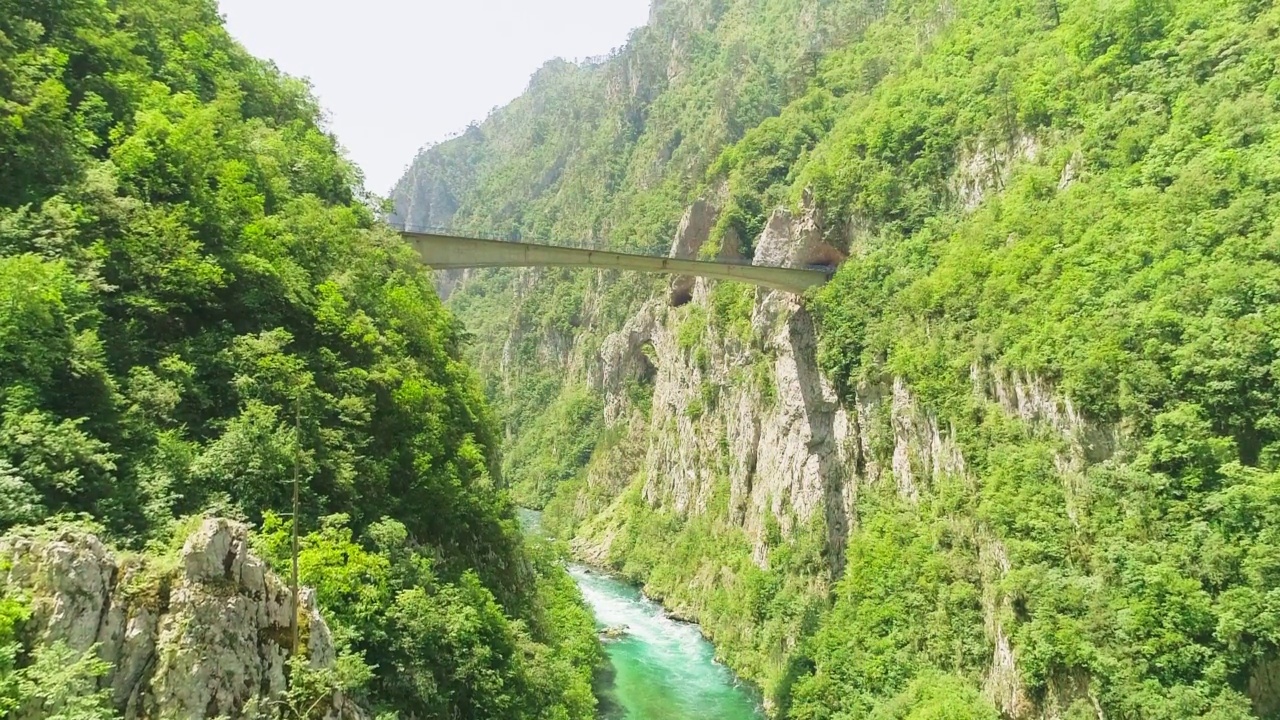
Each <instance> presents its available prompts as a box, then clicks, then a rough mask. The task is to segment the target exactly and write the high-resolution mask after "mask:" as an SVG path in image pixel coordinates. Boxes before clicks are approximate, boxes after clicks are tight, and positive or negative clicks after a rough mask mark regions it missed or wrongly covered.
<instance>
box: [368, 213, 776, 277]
mask: <svg viewBox="0 0 1280 720" xmlns="http://www.w3.org/2000/svg"><path fill="white" fill-rule="evenodd" d="M387 224H388V225H390V226H391V227H392V228H393V229H395V230H397V231H399V232H408V233H423V234H426V235H445V236H452V237H466V238H476V239H477V240H496V241H499V242H510V243H524V244H526V245H545V246H547V247H564V248H573V249H575V250H601V251H607V252H616V253H623V254H627V255H646V256H649V257H667V253H666V252H663V251H661V250H658V249H656V248H655V249H654V250H653V251H652V252H645V251H644V249H643V248H620V247H616V246H613V245H610V244H609V243H608V242H606V241H604V240H599V239H597V240H584V239H580V238H571V239H567V240H566V239H563V238H557V239H555V240H548V239H545V238H533V237H525V236H520V237H512V236H507V237H503V236H501V235H496V234H486V233H477V232H472V231H470V230H467V231H462V230H459V229H457V228H449V227H439V226H429V225H409V224H407V223H397V222H388V223H387ZM689 259H691V260H698V259H700V258H697V257H693V258H689ZM714 262H716V263H719V264H721V265H743V266H748V265H753V263H752V262H751V258H726V259H722V258H716V259H715V260H714Z"/></svg>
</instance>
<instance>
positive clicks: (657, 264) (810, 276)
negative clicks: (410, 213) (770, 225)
mask: <svg viewBox="0 0 1280 720" xmlns="http://www.w3.org/2000/svg"><path fill="white" fill-rule="evenodd" d="M400 234H401V235H402V236H403V237H404V238H405V240H406V241H408V242H409V243H410V244H411V245H413V247H414V249H416V250H417V251H418V255H420V256H421V257H422V261H423V262H424V263H426V264H427V265H430V266H431V267H432V268H434V269H436V270H453V269H458V268H487V267H535V266H539V267H541V266H546V267H584V268H600V269H604V270H635V271H638V272H649V273H666V274H669V275H692V276H695V277H703V278H710V279H712V280H734V281H737V282H744V283H749V284H752V285H759V286H761V287H766V288H770V289H772V290H782V291H785V292H791V293H796V294H800V293H803V292H804V291H805V290H808V289H809V288H811V287H814V286H816V285H821V284H823V283H825V282H827V280H830V279H831V273H832V272H833V271H834V269H829V268H808V269H803V268H780V267H764V266H760V265H748V264H746V263H742V264H735V263H727V262H710V261H704V260H685V259H682V258H671V257H657V256H653V255H634V254H631V253H620V252H612V251H608V250H590V249H583V248H568V247H558V246H555V245H536V244H533V243H523V242H508V241H505V240H485V239H481V238H470V237H459V236H454V235H442V234H436V233H424V232H409V231H401V233H400Z"/></svg>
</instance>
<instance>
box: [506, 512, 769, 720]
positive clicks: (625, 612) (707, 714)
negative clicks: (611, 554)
mask: <svg viewBox="0 0 1280 720" xmlns="http://www.w3.org/2000/svg"><path fill="white" fill-rule="evenodd" d="M520 515H521V521H522V524H523V525H524V526H525V529H526V531H529V532H532V533H537V532H539V530H540V528H539V520H540V518H539V517H538V514H537V513H534V512H531V511H522V512H521V513H520ZM569 573H570V574H571V575H572V576H573V579H574V580H576V581H577V583H578V587H579V588H580V589H581V590H582V596H583V597H584V598H585V599H586V601H587V604H588V605H590V606H591V610H592V611H593V612H594V613H595V617H596V625H597V626H598V627H600V628H601V629H602V630H603V629H605V628H625V632H624V633H623V634H622V635H621V637H619V638H617V639H612V640H606V641H605V651H606V652H607V653H608V655H609V660H610V662H611V663H612V665H613V678H612V682H611V683H610V687H608V688H606V689H605V697H604V700H605V706H606V712H607V714H606V717H609V718H618V719H621V718H625V719H626V720H685V719H686V718H688V719H689V720H758V719H761V718H764V714H763V712H761V710H760V705H759V703H757V702H756V700H755V699H754V697H753V696H752V693H751V692H750V691H749V690H748V689H747V688H746V687H744V686H743V685H742V684H741V683H740V682H739V681H738V680H737V679H736V678H734V676H733V673H732V672H730V671H729V669H728V668H726V667H725V666H723V665H721V664H720V663H718V662H716V661H715V649H714V648H713V647H712V646H711V643H709V642H707V641H706V640H705V639H703V637H702V634H701V632H699V630H698V626H697V625H692V624H689V623H684V622H679V621H676V620H673V619H671V618H670V617H668V616H667V615H666V613H665V612H663V610H662V607H661V606H660V605H658V604H657V603H655V602H653V601H651V600H649V599H647V598H645V597H644V596H643V595H642V594H641V593H640V592H639V591H638V590H636V589H635V588H633V587H631V586H630V585H627V584H626V583H623V582H620V581H618V580H616V579H614V578H612V577H610V576H608V575H605V574H603V573H599V572H597V571H595V570H589V569H587V568H583V567H576V566H571V567H570V568H569ZM608 706H612V707H608Z"/></svg>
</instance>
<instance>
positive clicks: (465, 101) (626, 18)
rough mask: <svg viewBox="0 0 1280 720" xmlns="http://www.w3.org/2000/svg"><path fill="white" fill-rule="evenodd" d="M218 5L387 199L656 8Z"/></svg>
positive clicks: (587, 0)
mask: <svg viewBox="0 0 1280 720" xmlns="http://www.w3.org/2000/svg"><path fill="white" fill-rule="evenodd" d="M220 2H221V5H222V13H223V14H224V15H225V16H226V18H227V27H228V28H229V29H230V31H231V34H232V35H234V36H235V37H236V38H237V39H239V40H240V42H242V43H243V44H244V45H245V46H246V47H248V48H249V51H250V52H252V53H253V54H255V55H257V56H259V57H266V58H270V59H272V60H275V61H276V64H278V65H279V66H280V68H281V69H282V70H284V71H285V72H287V73H289V74H290V75H297V76H302V77H307V78H310V80H311V82H312V84H313V85H314V86H315V91H316V94H317V95H319V97H320V102H321V104H322V105H323V106H324V108H325V109H326V110H327V111H328V115H329V118H330V126H331V128H332V130H333V131H334V132H335V133H336V134H337V136H338V140H339V141H341V142H342V144H343V146H344V147H346V148H347V151H348V153H349V154H350V156H351V158H352V159H353V160H355V161H356V163H358V164H359V165H360V167H361V168H363V169H364V173H365V184H366V186H367V187H368V188H369V189H370V190H373V191H375V192H377V193H379V194H385V193H386V192H387V191H388V190H390V189H391V186H392V185H393V184H395V181H396V180H398V179H399V177H400V174H401V173H402V172H403V171H404V168H405V166H407V165H408V164H409V161H410V160H412V159H413V156H414V154H415V153H416V152H417V151H418V148H420V147H422V146H423V145H425V144H427V143H430V142H437V141H440V140H443V139H445V138H446V137H448V136H449V135H451V134H453V133H456V132H458V131H460V130H463V129H464V128H466V126H467V123H469V122H471V121H473V120H482V119H483V118H484V117H485V115H487V114H488V113H489V110H491V109H492V108H494V107H495V106H498V105H503V104H506V103H507V102H509V101H510V100H512V99H514V98H515V97H516V96H517V95H519V94H520V93H521V92H522V91H523V90H524V88H525V86H526V85H527V84H528V81H529V76H530V75H532V74H533V72H534V71H535V70H537V69H538V68H539V67H540V66H541V65H542V64H543V63H544V62H546V61H547V60H550V59H551V58H554V57H563V58H567V59H575V58H583V57H588V56H592V55H602V54H604V53H606V52H608V51H609V50H611V49H612V48H615V47H618V46H620V45H622V44H623V43H624V42H625V41H626V38H627V35H628V33H629V32H630V31H631V29H632V28H635V27H639V26H640V25H642V24H644V22H645V20H646V19H647V17H648V12H649V10H648V7H649V0H462V1H461V2H459V1H458V0H359V1H357V0H220Z"/></svg>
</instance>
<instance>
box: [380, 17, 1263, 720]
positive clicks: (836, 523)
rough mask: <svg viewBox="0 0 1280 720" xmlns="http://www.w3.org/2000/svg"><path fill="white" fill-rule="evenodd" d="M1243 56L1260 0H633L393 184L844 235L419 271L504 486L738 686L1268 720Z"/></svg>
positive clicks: (685, 229) (530, 222) (479, 207)
mask: <svg viewBox="0 0 1280 720" xmlns="http://www.w3.org/2000/svg"><path fill="white" fill-rule="evenodd" d="M1278 51H1280V9H1277V8H1276V7H1275V6H1274V4H1273V3H1268V2H1228V1H1221V2H1201V1H1196V0H1170V1H1160V0H1132V1H1129V2H1089V1H1086V0H1082V1H1080V2H1072V3H1065V2H1052V1H1045V2H1038V1H1036V2H1018V1H1016V0H1015V1H1011V0H960V1H958V2H940V3H938V2H903V3H897V4H886V3H862V2H841V1H839V0H830V1H822V0H757V1H754V2H751V1H747V0H741V1H739V2H730V1H725V2H698V1H697V0H690V1H687V2H681V1H679V0H670V1H669V2H662V3H656V4H655V5H654V11H653V14H652V17H651V20H650V23H649V25H648V26H647V27H646V28H642V29H640V30H638V31H636V33H635V34H634V35H633V36H632V38H631V42H630V43H629V44H628V46H627V47H625V48H623V49H622V50H621V51H619V52H618V53H616V54H615V55H613V56H611V57H610V58H608V59H605V60H604V61H602V62H600V63H597V64H589V65H584V66H572V65H568V64H564V63H552V64H549V65H548V66H547V67H546V68H544V69H543V70H542V71H541V72H540V73H539V74H538V75H537V76H535V77H534V79H533V81H532V82H531V84H530V87H529V90H528V92H527V93H526V94H525V96H523V97H522V98H520V99H519V100H517V101H516V102H515V103H513V104H512V105H510V106H508V107H507V108H503V109H501V110H499V111H496V112H495V114H494V115H493V116H491V117H490V118H489V119H488V120H487V121H486V122H485V123H483V124H481V125H479V126H477V127H474V128H472V129H470V130H469V131H468V132H467V133H466V134H465V135H464V136H463V137H462V138H460V139H458V140H456V141H452V142H450V143H445V144H442V145H440V146H436V147H433V148H428V149H427V150H425V151H424V153H423V154H422V155H420V157H419V158H418V160H417V161H416V162H415V164H414V166H413V167H412V168H411V169H410V171H409V174H408V175H407V176H406V178H405V180H404V181H403V182H402V183H401V185H400V187H399V188H398V190H397V192H396V197H395V199H396V201H397V213H398V214H399V215H400V217H401V218H402V219H404V220H405V221H406V222H408V223H409V224H423V225H432V226H441V225H452V226H453V227H456V228H459V229H463V230H472V231H477V232H486V233H498V234H503V235H508V236H515V237H518V236H533V235H536V236H547V237H555V236H591V237H595V238H598V239H599V240H601V241H603V242H608V243H611V244H614V245H619V246H634V247H643V248H659V247H661V248H666V247H668V246H670V247H672V248H673V251H680V252H694V253H701V254H704V255H707V254H714V253H719V252H725V251H726V248H728V251H732V250H734V249H736V250H737V251H739V252H742V253H744V254H747V255H751V256H754V257H755V258H756V259H757V260H758V261H768V262H775V263H776V262H791V263H799V262H803V260H804V259H805V258H806V255H807V254H809V253H812V252H813V251H814V248H816V247H818V246H819V245H820V244H821V243H825V244H827V245H829V246H834V247H835V248H838V249H839V250H841V251H843V252H845V253H847V255H848V256H849V259H848V260H847V262H845V263H844V265H843V267H842V268H841V270H840V272H839V274H838V275H837V276H836V278H835V280H834V282H833V283H832V284H831V285H830V286H829V287H827V288H826V289H824V290H822V291H821V292H819V293H817V294H816V295H815V296H813V297H810V298H807V299H804V300H800V299H797V298H791V297H787V296H783V295H779V294H777V293H770V292H763V291H758V290H752V289H749V288H743V287H739V286H734V285H732V284H719V285H717V284H714V283H706V282H701V281H699V282H698V283H696V284H694V286H693V288H692V291H691V293H689V295H690V296H691V300H690V302H688V303H687V304H681V302H680V301H682V300H684V299H685V298H684V297H683V295H684V294H685V293H672V292H670V289H671V285H668V284H667V283H666V282H665V281H660V280H651V279H646V278H638V277H628V276H617V275H615V274H610V273H585V272H567V271H501V272H499V271H492V272H483V273H473V274H472V275H471V276H470V277H469V278H468V279H467V280H466V281H465V282H464V283H463V284H462V286H461V287H460V288H458V289H457V290H455V291H454V293H453V295H452V297H451V298H450V304H451V306H452V307H453V308H454V309H455V310H456V312H457V313H458V314H459V316H460V317H461V319H462V320H463V322H464V323H465V324H466V326H467V327H468V330H469V332H470V333H471V335H472V336H473V338H474V347H473V352H474V354H475V357H476V358H477V359H478V361H479V365H480V367H482V368H485V369H486V370H487V372H488V375H487V387H488V392H489V393H490V395H491V397H493V398H494V399H495V402H496V404H497V406H498V407H499V408H500V410H501V414H502V421H503V425H504V430H505V436H506V437H505V444H506V447H507V449H508V452H507V467H506V468H505V475H506V476H507V477H508V478H509V479H510V480H511V481H512V482H513V483H514V486H515V489H516V491H517V493H518V495H519V496H520V498H521V499H522V500H523V501H524V502H528V503H532V504H538V505H541V504H544V503H546V504H547V519H548V522H549V523H551V524H553V525H558V527H559V528H560V530H561V531H562V532H563V533H565V534H566V536H571V537H573V538H574V542H575V547H576V548H577V550H578V552H579V553H581V554H582V555H584V556H585V557H588V558H591V559H594V560H596V561H598V562H601V563H606V564H609V565H612V566H614V567H616V568H618V569H619V570H621V571H622V572H624V573H626V574H627V575H629V576H631V577H633V578H634V579H636V580H637V581H639V582H643V583H644V584H645V585H646V587H647V588H648V589H649V590H650V591H651V592H652V593H654V594H657V595H660V596H663V597H664V598H665V600H666V602H667V603H668V604H669V605H671V606H673V607H677V608H679V609H681V610H682V611H684V612H685V613H687V614H689V615H691V616H696V617H697V618H699V619H700V620H701V621H702V622H703V624H704V627H705V628H706V629H707V630H708V632H710V633H711V634H712V636H713V637H714V639H715V640H716V641H717V643H718V647H719V648H720V650H721V652H722V653H723V655H724V656H725V658H726V659H727V660H728V661H729V662H730V664H731V665H733V666H734V667H735V668H736V669H738V670H739V671H740V672H741V673H743V674H744V675H745V676H747V677H749V678H751V679H752V680H754V681H756V682H758V683H760V684H761V686H762V687H763V689H764V691H765V695H766V698H767V699H768V700H769V703H770V706H771V708H772V709H773V710H774V711H775V712H776V713H778V714H780V715H785V716H788V717H794V718H828V717H833V718H834V717H851V718H852V717H886V718H888V717H943V716H945V717H992V716H994V715H995V714H996V713H999V714H1001V715H1004V716H1007V717H1014V718H1031V717H1054V718H1056V717H1070V718H1084V717H1099V718H1101V717H1131V718H1139V717H1140V718H1157V717H1159V718H1187V717H1215V718H1225V717H1249V716H1256V717H1276V716H1277V713H1278V712H1280V683H1278V682H1277V677H1278V675H1277V668H1280V646H1278V645H1277V643H1278V642H1280V626H1277V624H1276V620H1275V619H1276V618H1277V617H1280V615H1277V607H1278V606H1277V602H1280V594H1277V593H1278V591H1277V587H1280V575H1277V568H1278V567H1280V565H1277V563H1276V558H1277V557H1280V555H1278V553H1280V544H1278V543H1280V535H1278V525H1277V518H1280V472H1278V471H1280V467H1278V466H1280V424H1278V423H1277V415H1276V408H1277V407H1280V397H1278V391H1277V387H1276V376H1277V372H1278V368H1280V366H1278V365H1277V362H1278V361H1280V360H1278V358H1280V355H1278V353H1280V346H1277V345H1276V342H1275V338H1276V337H1280V304H1277V299H1280V270H1277V267H1278V266H1277V260H1280V226H1278V225H1277V213H1278V211H1277V207H1280V205H1277V202H1276V201H1277V193H1278V192H1280V174H1278V173H1280V170H1278V169H1280V121H1278V120H1280V82H1278V81H1277V67H1276V58H1277V57H1280V52H1278ZM423 189H429V190H430V192H429V193H425V192H422V190H423ZM673 300H674V301H675V302H673ZM942 713H946V714H942Z"/></svg>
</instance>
